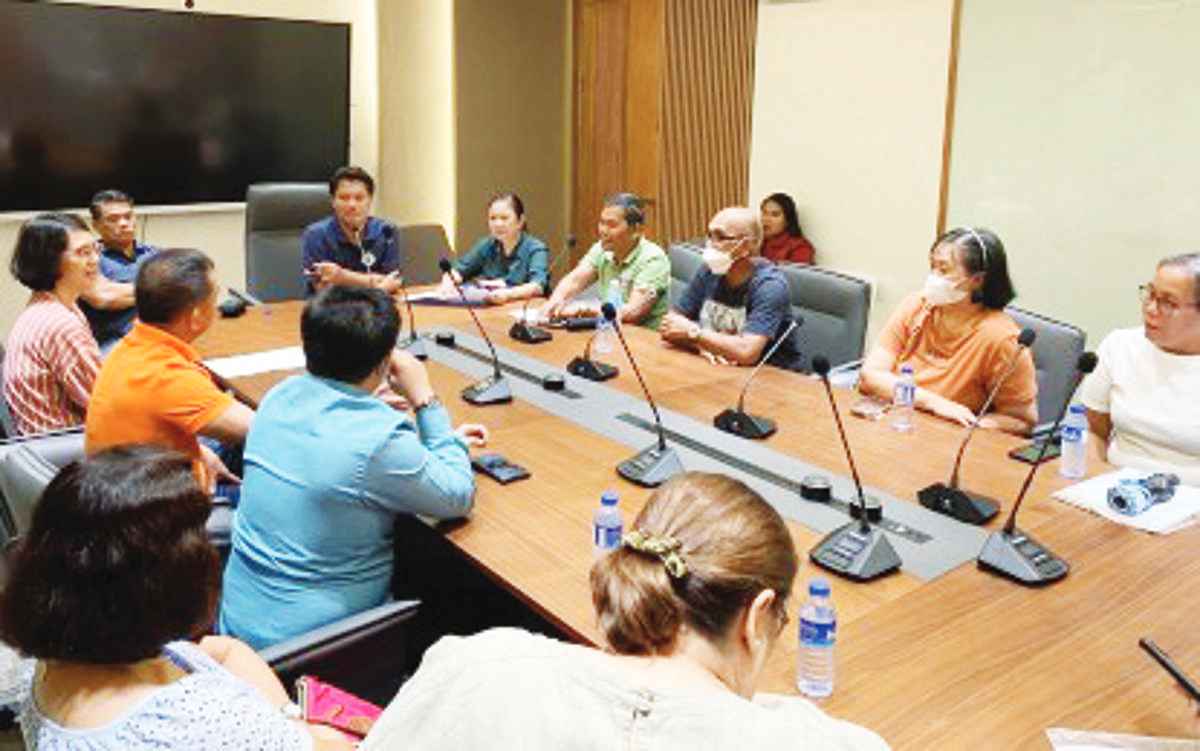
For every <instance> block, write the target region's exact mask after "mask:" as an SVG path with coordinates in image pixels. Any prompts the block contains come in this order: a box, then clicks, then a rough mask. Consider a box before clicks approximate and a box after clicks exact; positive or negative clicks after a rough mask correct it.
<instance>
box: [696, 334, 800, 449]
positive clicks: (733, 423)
mask: <svg viewBox="0 0 1200 751" xmlns="http://www.w3.org/2000/svg"><path fill="white" fill-rule="evenodd" d="M800 323H801V321H798V320H793V321H792V322H791V324H790V325H789V326H788V327H787V331H785V332H783V336H781V337H779V338H778V339H776V340H775V343H774V344H773V345H771V349H769V350H767V353H766V354H765V355H763V358H762V359H761V360H759V361H758V365H755V366H754V370H753V371H751V372H750V375H749V377H747V378H746V382H745V383H743V384H742V391H741V393H740V394H738V403H737V407H736V408H730V409H727V410H725V411H724V412H722V413H721V414H719V415H717V416H716V417H714V418H713V426H714V427H716V428H717V430H724V431H725V432H726V433H733V434H734V435H736V436H740V437H742V438H751V439H754V440H760V439H763V438H767V437H768V436H770V435H771V434H773V433H774V432H775V421H774V420H772V419H771V418H769V417H760V416H758V415H752V414H749V413H748V412H746V391H747V390H748V389H749V388H750V382H751V381H753V380H754V376H756V375H758V371H759V370H761V369H762V366H763V365H765V364H766V363H767V360H770V359H771V356H772V355H774V354H775V350H777V349H779V347H780V345H782V344H783V343H784V341H786V340H787V338H788V337H789V336H791V335H792V332H793V331H795V330H796V327H797V326H799V325H800Z"/></svg>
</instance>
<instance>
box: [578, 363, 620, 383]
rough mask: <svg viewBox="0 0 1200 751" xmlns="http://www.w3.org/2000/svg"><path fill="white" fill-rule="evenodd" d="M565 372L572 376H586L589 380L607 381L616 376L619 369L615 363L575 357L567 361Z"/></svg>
mask: <svg viewBox="0 0 1200 751" xmlns="http://www.w3.org/2000/svg"><path fill="white" fill-rule="evenodd" d="M567 372H568V373H570V374H571V375H573V376H579V377H580V378H586V379H588V380H589V381H607V380H608V379H609V378H616V377H617V373H619V372H621V371H619V370H617V366H616V365H609V364H607V363H603V362H599V361H598V360H586V359H584V358H582V357H576V358H575V359H574V360H572V361H571V362H569V363H567Z"/></svg>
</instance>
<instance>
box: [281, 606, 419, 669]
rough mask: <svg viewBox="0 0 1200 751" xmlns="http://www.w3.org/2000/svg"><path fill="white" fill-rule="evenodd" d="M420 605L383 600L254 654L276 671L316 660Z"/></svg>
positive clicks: (386, 626) (393, 622)
mask: <svg viewBox="0 0 1200 751" xmlns="http://www.w3.org/2000/svg"><path fill="white" fill-rule="evenodd" d="M420 605H421V601H420V600H397V601H393V602H385V603H384V604H382V605H378V606H376V607H373V608H371V609H370V610H364V611H363V612H361V613H355V614H354V615H351V616H347V617H345V618H343V619H341V620H340V621H334V622H333V623H330V624H329V625H327V626H321V627H320V628H315V629H313V630H312V631H309V632H308V633H304V634H300V635H299V636H294V637H292V638H291V639H287V640H285V641H282V642H280V643H278V644H275V645H272V646H270V647H267V648H265V649H261V650H259V651H258V654H259V656H260V657H262V658H263V660H264V661H266V663H267V664H268V665H270V666H271V668H272V669H274V670H275V671H276V672H281V671H289V670H293V669H294V668H295V666H296V665H297V664H299V663H305V662H313V661H316V660H319V659H321V658H322V657H325V656H327V655H330V654H333V653H335V652H337V651H338V650H340V649H342V648H343V647H345V646H348V645H350V644H353V643H356V642H360V641H364V640H366V639H369V638H371V637H372V636H374V635H375V634H378V633H380V632H382V631H385V630H387V629H389V628H391V627H392V626H395V625H397V624H399V623H402V622H404V621H407V620H408V619H410V618H412V617H413V616H414V615H416V613H417V608H419V607H420Z"/></svg>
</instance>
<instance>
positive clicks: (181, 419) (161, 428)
mask: <svg viewBox="0 0 1200 751" xmlns="http://www.w3.org/2000/svg"><path fill="white" fill-rule="evenodd" d="M232 404H233V397H232V396H230V395H229V394H227V393H225V392H224V391H221V389H220V388H218V387H217V384H216V383H214V382H213V379H212V376H211V375H210V374H209V372H208V371H207V370H205V369H204V366H202V365H201V364H200V355H199V354H198V353H197V352H196V350H195V349H194V348H193V347H192V346H191V345H190V344H188V343H187V342H185V341H183V340H182V339H179V338H178V337H176V336H174V335H172V334H169V333H167V332H166V331H163V330H162V329H160V328H156V327H154V326H150V325H148V324H145V323H142V322H141V321H138V322H137V323H136V324H134V327H133V331H130V332H129V334H128V335H127V336H126V337H125V338H124V339H122V340H121V342H120V343H119V344H118V345H117V346H116V347H114V348H113V351H112V352H110V353H109V355H108V358H107V359H106V360H105V361H104V364H103V365H102V366H101V368H100V375H99V376H98V377H97V378H96V385H95V386H94V387H93V388H92V398H91V401H90V402H89V403H88V411H87V424H86V425H87V426H86V429H85V432H86V436H85V437H86V443H85V446H86V449H87V453H89V454H92V453H95V452H97V451H100V450H102V449H106V448H108V447H110V446H117V445H120V444H124V443H152V444H157V445H159V446H165V447H167V448H172V449H175V450H177V451H181V452H183V453H185V454H187V455H188V456H190V457H192V459H193V460H195V461H196V464H197V469H198V470H199V474H198V476H200V477H203V474H204V473H203V470H202V466H201V465H200V461H199V460H200V444H199V442H197V440H196V435H197V434H198V433H199V432H200V430H201V429H202V428H203V427H204V426H206V425H208V424H209V423H210V422H212V421H213V420H215V419H216V418H217V417H219V416H220V415H221V414H222V413H223V412H224V411H225V410H227V409H229V407H230V405H232Z"/></svg>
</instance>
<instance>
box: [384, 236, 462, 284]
mask: <svg viewBox="0 0 1200 751" xmlns="http://www.w3.org/2000/svg"><path fill="white" fill-rule="evenodd" d="M399 230H400V231H399V233H398V237H397V241H398V242H399V246H400V270H401V272H403V274H404V283H405V284H406V285H409V286H412V285H415V284H433V283H434V282H437V281H439V280H441V278H442V270H441V268H439V267H438V261H440V260H441V259H443V258H449V257H450V255H451V254H450V242H449V241H448V240H447V239H446V230H445V229H444V228H443V227H442V225H440V224H406V225H404V226H402V227H400V228H399Z"/></svg>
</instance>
